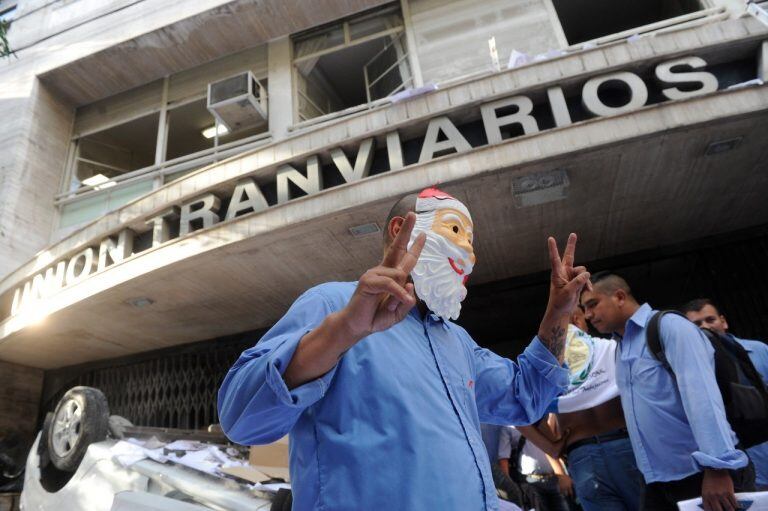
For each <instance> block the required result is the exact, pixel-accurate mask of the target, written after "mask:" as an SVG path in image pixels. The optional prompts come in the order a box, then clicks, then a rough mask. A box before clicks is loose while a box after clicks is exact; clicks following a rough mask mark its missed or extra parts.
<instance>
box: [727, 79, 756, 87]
mask: <svg viewBox="0 0 768 511" xmlns="http://www.w3.org/2000/svg"><path fill="white" fill-rule="evenodd" d="M764 83H765V82H763V81H762V80H761V79H760V78H754V79H752V80H747V81H746V82H741V83H734V84H733V85H729V86H728V87H727V89H728V90H730V89H743V88H744V87H754V86H757V85H763V84H764Z"/></svg>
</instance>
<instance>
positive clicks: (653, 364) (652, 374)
mask: <svg viewBox="0 0 768 511" xmlns="http://www.w3.org/2000/svg"><path fill="white" fill-rule="evenodd" d="M632 385H634V386H636V387H638V388H640V389H648V390H651V391H652V392H653V391H657V392H658V391H659V390H660V389H662V388H664V387H665V386H669V385H673V380H672V375H671V374H670V373H669V371H668V370H667V369H666V368H665V367H664V366H663V365H662V363H661V362H659V361H658V360H656V359H655V358H653V357H652V356H650V355H645V354H644V355H643V356H641V357H640V358H638V359H637V360H635V362H634V364H632Z"/></svg>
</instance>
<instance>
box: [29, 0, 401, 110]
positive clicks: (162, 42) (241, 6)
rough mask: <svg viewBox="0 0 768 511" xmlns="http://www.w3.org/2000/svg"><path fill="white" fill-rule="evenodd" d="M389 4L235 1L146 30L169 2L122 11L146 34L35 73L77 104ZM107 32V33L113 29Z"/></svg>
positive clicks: (379, 0) (372, 0)
mask: <svg viewBox="0 0 768 511" xmlns="http://www.w3.org/2000/svg"><path fill="white" fill-rule="evenodd" d="M389 1H390V0H313V1H311V2H306V1H301V0H262V1H258V2H254V1H253V0H235V1H232V2H225V3H221V4H220V5H218V6H216V7H215V8H212V9H209V10H206V11H203V12H199V13H196V14H195V15H192V16H189V17H187V18H184V19H181V20H179V21H175V22H173V23H170V24H167V25H164V26H158V27H157V28H154V29H151V27H152V26H153V25H157V24H158V23H161V22H162V20H163V13H162V12H160V11H163V10H164V9H168V10H169V11H170V12H169V13H165V16H169V15H170V16H173V14H174V12H173V7H174V4H170V3H168V4H166V5H165V6H159V7H158V12H157V13H153V14H151V15H148V13H147V12H146V6H141V5H137V6H135V7H130V6H129V7H128V9H133V10H135V11H136V13H135V14H133V15H126V13H125V12H122V13H121V14H120V15H121V16H127V18H128V19H129V20H135V18H136V17H137V16H138V17H140V19H141V18H143V19H144V20H145V25H146V26H147V27H149V28H150V30H148V31H147V32H145V33H141V34H140V35H135V36H132V37H130V38H128V39H126V40H122V41H117V42H115V41H111V43H110V46H108V47H106V48H103V49H100V50H98V51H95V52H90V53H89V54H87V55H84V56H82V57H80V58H77V59H76V60H73V61H71V62H68V63H67V64H64V65H62V66H59V67H57V68H55V69H51V70H48V71H46V72H44V73H42V74H41V75H40V79H41V80H42V81H43V82H45V83H46V84H47V85H48V86H49V87H50V88H51V89H52V90H53V91H54V92H55V93H56V94H58V95H60V96H61V97H62V98H64V99H66V100H67V101H69V102H70V103H71V104H73V105H75V106H80V105H84V104H88V103H91V102H93V101H97V100H99V99H102V98H105V97H108V96H111V95H113V94H117V93H119V92H122V91H125V90H129V89H131V88H133V87H137V86H139V85H143V84H146V83H149V82H152V81H154V80H157V79H160V78H163V77H164V76H167V75H170V74H173V73H176V72H179V71H183V70H185V69H189V68H192V67H195V66H199V65H200V64H204V63H206V62H209V61H211V60H215V59H217V58H219V57H223V56H226V55H231V54H233V53H237V52H238V51H242V50H245V49H247V48H252V47H254V46H257V45H259V44H262V43H265V42H267V41H269V40H272V39H276V38H278V37H282V36H286V35H289V34H293V33H296V32H299V31H302V30H306V29H308V28H311V27H315V26H318V25H322V24H325V23H328V22H331V21H333V20H337V19H339V18H343V17H345V16H349V15H351V14H355V13H357V12H360V11H363V10H366V9H370V8H372V7H376V6H379V5H382V4H386V3H388V2H389ZM184 8H185V9H187V8H189V7H188V6H185V7H184ZM142 9H144V10H142ZM105 16H109V14H105ZM176 16H178V14H176ZM155 17H156V18H157V20H155V19H154V18H155ZM90 23H91V24H94V25H100V23H101V22H100V20H96V21H91V22H90ZM107 26H108V28H109V30H110V32H112V33H114V31H115V30H118V31H119V30H120V29H115V28H114V26H113V25H107ZM79 29H80V30H83V27H79ZM90 30H98V27H95V28H94V29H86V33H85V34H84V36H83V37H85V38H86V39H87V38H89V37H90V36H92V33H91V32H90ZM98 39H99V38H98V37H97V40H98ZM89 44H94V43H91V42H89Z"/></svg>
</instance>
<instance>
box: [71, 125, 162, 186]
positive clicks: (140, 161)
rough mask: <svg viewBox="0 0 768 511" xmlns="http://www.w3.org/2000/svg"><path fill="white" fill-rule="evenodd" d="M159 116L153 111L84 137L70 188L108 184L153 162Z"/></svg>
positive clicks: (78, 150) (78, 145)
mask: <svg viewBox="0 0 768 511" xmlns="http://www.w3.org/2000/svg"><path fill="white" fill-rule="evenodd" d="M158 118H159V114H158V113H154V114H150V115H147V116H144V117H139V118H138V119H135V120H132V121H129V122H126V123H123V124H119V125H117V126H114V127H111V128H108V129H106V130H103V131H99V132H96V133H93V134H91V135H87V136H84V137H81V138H80V139H79V140H78V141H77V155H76V157H75V169H74V172H73V174H72V181H71V183H70V190H77V189H78V188H81V187H83V186H89V187H93V188H94V189H96V190H101V189H104V188H109V187H111V186H114V185H115V184H116V181H115V178H119V177H120V176H122V175H124V174H128V173H129V172H133V171H135V170H139V169H142V168H145V167H149V166H151V165H152V164H154V162H155V151H156V147H157V126H158Z"/></svg>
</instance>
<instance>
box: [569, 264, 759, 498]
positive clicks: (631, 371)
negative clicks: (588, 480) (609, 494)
mask: <svg viewBox="0 0 768 511" xmlns="http://www.w3.org/2000/svg"><path fill="white" fill-rule="evenodd" d="M581 304H582V305H583V307H584V312H585V315H586V318H587V320H588V321H589V322H590V323H591V324H592V326H594V327H595V328H596V329H597V330H598V331H599V332H601V333H611V334H613V336H614V338H615V339H616V340H617V341H618V343H619V345H618V350H619V353H618V360H617V361H616V380H617V383H618V386H619V393H620V396H621V404H622V408H623V409H624V416H625V419H626V422H627V429H628V430H629V437H630V440H631V442H632V449H633V451H634V453H635V458H636V460H637V466H638V468H639V469H640V471H641V472H642V473H643V477H644V478H645V482H646V491H645V495H644V499H643V509H646V510H654V511H659V510H662V511H663V510H667V509H668V510H670V511H672V510H676V509H677V502H679V501H682V500H687V499H692V498H696V497H699V496H700V497H701V498H702V500H703V504H704V509H705V510H707V511H722V510H725V511H731V510H734V509H737V508H738V504H737V502H736V499H735V496H734V491H749V490H752V489H753V488H754V472H753V469H752V466H751V465H750V464H749V459H748V458H747V455H746V454H745V453H744V452H743V451H740V450H738V449H736V447H735V446H736V444H737V442H738V440H737V438H736V435H735V434H734V433H733V431H732V429H731V427H730V425H729V424H728V421H727V420H726V416H725V408H724V406H723V399H722V396H721V395H720V389H719V388H718V386H717V381H716V379H715V362H714V350H713V348H712V346H711V345H710V344H709V341H707V339H706V338H705V336H704V334H703V333H702V332H701V331H700V330H699V329H698V328H696V326H695V325H694V324H693V323H691V322H690V321H688V320H686V319H684V318H682V317H680V316H676V315H671V314H670V315H667V316H664V317H663V318H662V320H661V324H660V338H661V342H662V344H663V347H664V353H665V355H666V357H667V361H668V362H669V365H670V367H671V368H672V371H673V372H674V375H673V374H671V373H670V372H669V371H668V370H667V369H665V368H664V366H663V365H662V364H661V363H660V362H659V361H658V360H656V359H655V358H654V356H653V354H652V353H651V352H650V350H649V349H648V346H647V342H646V330H647V328H646V327H647V324H648V321H649V320H650V318H651V316H652V315H653V313H654V311H653V310H652V309H651V307H650V305H648V304H647V303H646V304H643V305H642V306H641V305H640V304H639V303H638V302H637V301H636V300H635V298H634V297H633V296H632V292H631V290H630V288H629V285H628V284H627V283H626V281H625V280H624V279H622V278H621V277H619V276H618V275H615V274H612V273H608V272H601V273H599V274H596V275H595V276H594V277H593V278H592V289H591V290H585V291H584V292H583V293H582V295H581Z"/></svg>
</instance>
